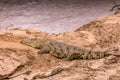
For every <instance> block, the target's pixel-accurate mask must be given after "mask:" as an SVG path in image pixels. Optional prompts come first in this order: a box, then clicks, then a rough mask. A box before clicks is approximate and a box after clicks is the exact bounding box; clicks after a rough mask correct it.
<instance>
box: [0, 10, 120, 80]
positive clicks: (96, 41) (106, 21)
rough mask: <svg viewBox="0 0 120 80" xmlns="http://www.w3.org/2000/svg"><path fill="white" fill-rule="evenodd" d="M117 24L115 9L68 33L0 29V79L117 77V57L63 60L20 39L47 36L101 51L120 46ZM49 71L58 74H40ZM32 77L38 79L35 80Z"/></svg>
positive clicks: (119, 14) (119, 65) (119, 15)
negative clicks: (111, 12)
mask: <svg viewBox="0 0 120 80" xmlns="http://www.w3.org/2000/svg"><path fill="white" fill-rule="evenodd" d="M119 27H120V12H119V11H118V12H117V13H115V14H110V15H107V16H104V17H102V18H100V19H98V20H97V21H93V22H91V23H89V24H86V25H84V26H82V27H80V28H79V29H77V30H76V31H74V32H69V33H68V32H66V33H60V34H48V33H45V32H42V31H41V32H40V31H37V30H33V29H30V28H28V29H21V28H15V29H11V30H6V31H4V30H3V31H0V72H1V73H0V79H1V80H5V78H10V79H11V80H31V79H32V80H73V79H74V80H102V79H103V80H119V79H120V57H119V56H109V57H106V58H102V59H96V60H73V61H63V60H61V59H57V58H55V57H53V56H52V55H50V54H38V53H37V51H38V50H37V49H34V48H31V47H29V46H26V45H23V44H21V43H20V41H21V40H22V39H26V38H40V39H43V38H47V39H53V40H56V41H59V42H65V43H67V44H71V45H75V46H80V47H82V48H87V49H93V50H98V51H104V50H106V49H108V48H110V47H114V46H117V47H118V48H119V47H120V38H119V36H120V30H119ZM119 52H120V51H119V50H118V51H117V52H113V54H119ZM8 65H9V66H8ZM48 65H49V66H48ZM56 67H57V68H56ZM52 70H57V71H58V73H56V75H55V74H54V75H53V76H49V77H43V75H49V74H52V73H51V72H52ZM50 71H51V72H50ZM53 72H54V71H53ZM44 73H45V74H44ZM41 74H42V75H41ZM35 76H37V77H36V78H38V79H34V78H35ZM41 76H42V77H43V78H41Z"/></svg>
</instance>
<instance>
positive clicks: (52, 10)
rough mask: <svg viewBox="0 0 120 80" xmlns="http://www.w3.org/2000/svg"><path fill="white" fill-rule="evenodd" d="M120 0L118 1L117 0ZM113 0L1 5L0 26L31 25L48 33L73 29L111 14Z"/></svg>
mask: <svg viewBox="0 0 120 80" xmlns="http://www.w3.org/2000/svg"><path fill="white" fill-rule="evenodd" d="M116 1H117V2H119V3H120V1H119V0H116ZM113 5H114V4H113V3H112V0H43V1H41V2H39V3H36V2H32V3H27V4H24V5H14V6H9V5H2V4H1V7H0V10H1V11H0V28H2V29H3V28H4V29H5V28H11V27H25V28H26V27H31V28H35V29H39V30H41V31H45V32H48V33H62V32H69V31H74V30H75V29H77V28H79V27H80V26H81V25H83V24H86V23H88V22H90V21H92V20H95V19H96V18H98V17H99V16H101V15H105V14H107V13H111V12H110V11H109V10H110V9H111V8H112V6H113Z"/></svg>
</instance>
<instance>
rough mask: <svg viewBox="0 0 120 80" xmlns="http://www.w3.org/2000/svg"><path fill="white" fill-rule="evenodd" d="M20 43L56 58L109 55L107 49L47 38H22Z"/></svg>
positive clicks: (102, 56) (83, 57)
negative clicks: (83, 46) (101, 50)
mask: <svg viewBox="0 0 120 80" xmlns="http://www.w3.org/2000/svg"><path fill="white" fill-rule="evenodd" d="M21 43H22V44H25V45H28V46H31V47H33V48H36V49H40V50H39V51H38V53H40V54H42V53H50V54H52V55H53V56H55V57H57V58H60V59H65V60H74V59H100V58H104V57H106V56H109V55H110V54H109V50H107V51H104V52H100V51H93V50H87V49H83V48H80V47H77V46H73V45H69V44H65V43H63V42H57V41H54V40H49V39H43V40H41V39H24V40H22V41H21Z"/></svg>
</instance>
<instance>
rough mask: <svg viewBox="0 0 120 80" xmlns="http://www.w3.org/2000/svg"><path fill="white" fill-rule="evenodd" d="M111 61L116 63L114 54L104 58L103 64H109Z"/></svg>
mask: <svg viewBox="0 0 120 80" xmlns="http://www.w3.org/2000/svg"><path fill="white" fill-rule="evenodd" d="M112 63H117V59H116V56H113V55H111V56H109V57H107V58H105V60H104V64H107V65H109V64H112Z"/></svg>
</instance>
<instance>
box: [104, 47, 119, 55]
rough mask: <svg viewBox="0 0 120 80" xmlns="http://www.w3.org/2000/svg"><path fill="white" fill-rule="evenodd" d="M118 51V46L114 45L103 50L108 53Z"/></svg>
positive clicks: (113, 53) (112, 53) (111, 53)
mask: <svg viewBox="0 0 120 80" xmlns="http://www.w3.org/2000/svg"><path fill="white" fill-rule="evenodd" d="M117 51H119V47H118V46H114V47H111V48H109V49H108V50H106V51H105V52H106V53H107V54H109V55H115V52H117Z"/></svg>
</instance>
